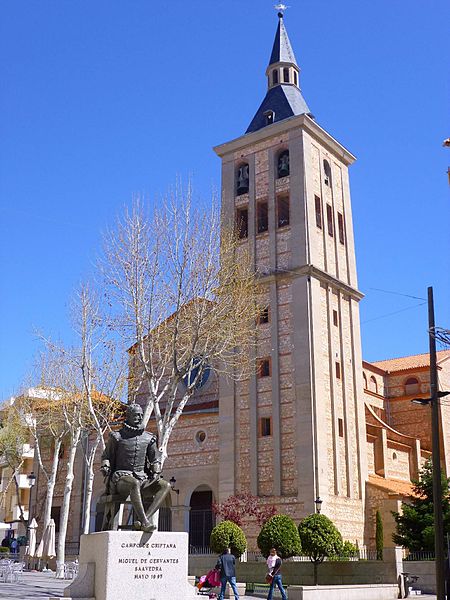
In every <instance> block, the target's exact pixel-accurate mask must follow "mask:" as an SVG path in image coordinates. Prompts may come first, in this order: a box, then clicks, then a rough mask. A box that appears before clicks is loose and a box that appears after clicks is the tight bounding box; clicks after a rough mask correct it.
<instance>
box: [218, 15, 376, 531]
mask: <svg viewBox="0 0 450 600" xmlns="http://www.w3.org/2000/svg"><path fill="white" fill-rule="evenodd" d="M266 77H267V88H268V89H267V93H266V95H265V98H264V99H263V101H262V103H261V105H260V107H259V108H258V110H257V112H256V114H255V116H254V117H253V119H252V120H251V122H250V125H249V126H248V129H247V131H246V133H245V134H244V135H242V136H241V137H238V138H236V139H234V140H232V141H230V142H227V143H225V144H222V145H220V146H217V147H216V148H215V151H216V153H217V154H218V155H219V156H220V157H221V159H222V213H223V218H224V222H225V223H226V224H227V225H233V226H234V227H235V228H236V231H237V233H238V236H239V238H240V244H242V245H246V246H248V247H249V250H250V252H251V255H252V259H253V261H254V268H255V271H256V272H257V273H258V277H259V280H260V289H261V302H262V304H263V305H264V306H265V309H264V311H262V313H261V317H260V319H259V322H258V324H257V325H256V328H257V332H256V333H257V339H258V343H257V349H256V351H255V352H256V360H257V371H256V373H255V375H254V376H253V377H252V378H251V379H250V380H249V381H247V382H243V383H234V384H233V383H225V382H222V383H221V389H220V402H219V404H220V406H219V435H220V442H219V482H220V483H219V486H220V488H219V501H223V500H224V499H225V498H226V497H228V496H230V495H232V494H235V493H238V492H246V491H248V492H250V493H252V494H254V495H258V496H261V497H263V498H266V499H267V502H268V503H271V504H275V505H276V506H277V509H278V511H279V512H282V513H286V514H290V515H291V516H292V517H293V518H294V519H295V520H296V521H297V522H298V521H299V520H300V519H301V518H302V517H304V516H305V515H306V514H309V513H312V512H314V511H315V500H316V499H317V498H319V497H320V499H321V500H322V501H323V505H322V507H323V508H322V512H324V513H325V514H326V515H327V516H329V517H330V518H332V519H333V520H334V521H335V523H336V525H337V526H338V527H339V529H340V530H341V532H342V534H343V536H344V538H345V539H350V540H352V541H355V540H358V541H359V542H362V541H363V522H364V515H363V512H364V509H363V507H364V492H365V490H364V486H365V481H366V479H367V465H366V453H365V443H366V442H365V420H364V403H363V383H362V366H361V365H362V359H361V339H360V326H359V306H358V304H359V301H360V300H361V298H362V294H361V293H360V292H359V291H358V285H357V276H356V262H355V249H354V240H353V226H352V211H351V202H350V188H349V176H348V168H349V166H350V165H351V164H352V163H353V162H354V160H355V157H354V156H353V155H352V154H351V153H350V152H349V151H348V150H347V149H346V148H344V147H343V146H342V145H341V144H340V143H339V142H338V141H337V140H335V139H334V138H333V137H332V136H331V135H330V134H329V133H328V132H327V131H325V130H324V129H323V128H322V127H320V126H319V125H318V123H317V122H316V121H315V119H314V117H313V115H312V114H311V111H310V109H309V107H308V105H307V103H306V101H305V99H304V97H303V95H302V91H301V88H300V67H299V65H298V63H297V60H296V58H295V55H294V52H293V49H292V46H291V43H290V41H289V37H288V34H287V31H286V28H285V25H284V18H283V14H282V13H279V14H278V26H277V31H276V34H275V41H274V44H273V49H272V53H271V55H270V60H269V65H268V67H267V70H266Z"/></svg>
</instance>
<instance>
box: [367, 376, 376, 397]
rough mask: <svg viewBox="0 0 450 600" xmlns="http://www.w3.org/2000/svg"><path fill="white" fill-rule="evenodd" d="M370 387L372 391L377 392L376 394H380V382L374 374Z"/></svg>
mask: <svg viewBox="0 0 450 600" xmlns="http://www.w3.org/2000/svg"><path fill="white" fill-rule="evenodd" d="M369 389H370V391H371V392H375V394H378V383H377V380H376V379H375V377H374V376H373V375H372V376H371V378H370V385H369Z"/></svg>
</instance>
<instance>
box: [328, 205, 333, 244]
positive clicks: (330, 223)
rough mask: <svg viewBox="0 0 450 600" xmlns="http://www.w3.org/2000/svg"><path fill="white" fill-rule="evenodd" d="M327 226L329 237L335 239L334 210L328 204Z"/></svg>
mask: <svg viewBox="0 0 450 600" xmlns="http://www.w3.org/2000/svg"><path fill="white" fill-rule="evenodd" d="M327 225H328V235H330V236H331V237H333V235H334V224H333V209H332V208H331V204H327Z"/></svg>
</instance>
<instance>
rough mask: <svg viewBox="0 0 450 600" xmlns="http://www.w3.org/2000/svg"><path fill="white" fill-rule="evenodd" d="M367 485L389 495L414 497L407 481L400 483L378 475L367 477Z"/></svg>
mask: <svg viewBox="0 0 450 600" xmlns="http://www.w3.org/2000/svg"><path fill="white" fill-rule="evenodd" d="M369 483H370V484H372V485H374V486H376V487H378V488H381V489H383V490H385V491H386V492H388V493H390V494H398V495H399V496H415V495H416V494H415V493H414V492H413V484H412V483H409V481H400V480H399V479H385V478H384V477H380V476H379V475H369Z"/></svg>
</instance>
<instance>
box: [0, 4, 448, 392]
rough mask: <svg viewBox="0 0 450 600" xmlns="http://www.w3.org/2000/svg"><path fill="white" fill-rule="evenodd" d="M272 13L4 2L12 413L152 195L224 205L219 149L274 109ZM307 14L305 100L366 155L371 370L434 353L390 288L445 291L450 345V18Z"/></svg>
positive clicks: (7, 347)
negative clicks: (379, 363) (74, 295)
mask: <svg viewBox="0 0 450 600" xmlns="http://www.w3.org/2000/svg"><path fill="white" fill-rule="evenodd" d="M272 3H273V2H271V1H270V0H267V1H262V0H247V1H246V2H243V1H239V2H238V1H237V0H221V1H219V0H214V2H197V1H189V0H173V1H172V2H160V3H157V2H150V1H149V0H145V1H144V0H133V2H124V1H122V2H119V1H117V0H108V1H106V0H77V1H69V0H53V1H50V0H39V1H37V0H26V1H24V0H9V1H8V0H3V2H2V3H1V4H0V60H1V94H0V203H1V204H0V221H1V233H0V264H1V279H0V281H1V296H0V320H1V321H0V322H1V341H0V344H1V345H0V398H4V397H6V396H8V395H9V394H11V393H13V392H14V391H15V389H16V388H17V386H18V385H19V384H20V382H21V379H22V378H23V376H24V375H25V373H26V372H27V370H28V369H29V367H30V365H31V362H32V357H33V354H34V352H35V350H36V347H37V343H36V341H35V339H34V336H33V329H34V328H35V327H39V328H42V329H44V330H45V331H48V332H51V333H52V334H54V335H56V336H64V335H65V328H66V322H67V321H66V307H67V299H68V297H69V295H70V293H71V291H72V290H73V288H74V287H76V285H77V284H78V283H79V281H80V280H82V279H84V278H86V277H87V276H88V275H89V274H90V272H91V271H92V263H93V261H94V260H95V257H96V255H97V252H98V249H99V245H100V240H101V232H102V230H104V229H105V227H106V226H107V225H108V224H111V223H112V222H113V221H114V217H115V215H116V214H117V213H118V212H119V211H120V210H121V208H122V207H123V206H124V204H126V203H128V202H129V201H130V199H131V197H132V195H133V194H135V193H143V194H147V195H149V196H151V197H154V196H155V195H156V194H160V193H163V192H164V191H165V190H166V189H167V188H168V186H170V185H171V184H172V183H173V182H174V180H175V178H176V176H177V175H181V176H183V177H187V176H188V174H189V173H192V174H193V178H194V182H195V186H196V189H197V191H198V192H199V193H200V194H201V195H202V196H204V197H206V196H208V194H209V193H210V190H211V187H212V186H215V187H217V188H218V187H219V186H220V161H219V159H218V158H217V157H216V156H215V154H214V153H213V152H212V150H211V148H212V146H213V145H215V144H218V143H222V142H225V141H228V140H230V139H233V138H235V137H238V136H240V135H241V134H243V133H244V131H245V129H246V127H247V125H248V124H249V122H250V120H251V118H252V116H253V114H254V112H255V111H256V109H257V108H258V106H259V103H260V102H261V100H262V98H263V96H264V94H265V89H266V80H265V76H264V71H265V68H266V66H267V62H268V59H269V56H270V50H271V46H272V42H273V38H274V34H275V29H276V25H277V17H276V11H275V10H274V9H273V8H272ZM288 3H289V4H290V5H291V7H290V9H289V10H288V11H287V13H286V18H285V23H286V27H287V29H288V32H289V36H290V39H291V42H292V45H293V47H294V51H295V53H296V56H297V60H298V62H299V64H300V66H301V68H302V73H301V85H302V90H303V93H304V96H305V98H306V100H307V102H308V104H309V106H310V108H311V110H312V112H313V113H314V115H315V116H316V119H317V121H318V123H319V124H320V125H321V126H322V127H324V128H325V129H327V130H328V131H329V132H330V133H331V134H332V135H333V136H334V137H336V138H337V139H338V140H339V141H340V142H341V143H342V144H343V145H344V146H346V147H347V148H349V150H351V151H352V152H353V153H354V154H355V155H356V156H357V157H358V161H357V162H356V163H355V165H353V166H352V167H351V173H350V181H351V190H352V202H353V211H354V226H355V235H356V251H357V265H358V273H359V287H360V289H361V290H362V292H364V293H365V294H366V297H365V299H364V300H363V301H362V303H361V320H362V323H363V326H362V328H363V354H364V357H365V358H366V359H367V360H376V359H381V358H388V357H392V356H401V355H406V354H412V353H419V352H426V351H427V333H426V330H427V323H426V319H427V312H426V306H420V307H418V306H417V305H418V304H420V301H417V300H414V299H412V298H406V297H402V296H397V295H391V294H386V293H383V292H378V291H375V290H374V289H373V288H379V289H383V290H389V291H394V292H399V293H403V294H410V295H413V296H419V297H424V298H425V297H426V288H427V286H428V285H433V286H434V290H435V299H436V321H437V324H439V325H441V326H444V327H448V328H450V314H449V303H448V298H449V292H450V285H449V255H450V254H449V242H448V238H449V225H450V219H449V217H450V211H449V186H448V184H447V176H446V170H447V165H448V164H449V163H450V150H449V149H446V148H443V147H442V141H443V139H444V138H446V137H449V136H450V119H449V117H450V111H449V108H450V105H449V82H448V75H449V63H450V61H449V37H448V26H449V23H450V3H449V2H448V1H447V0H428V1H427V2H423V0H420V1H419V0H410V1H409V2H404V1H403V2H402V1H397V2H393V1H392V0H378V2H361V0H343V1H342V2H336V1H335V0H301V1H299V0H290V1H289V2H288ZM410 307H415V308H410ZM404 308H410V309H409V310H406V311H405V312H399V313H397V314H395V315H391V316H388V317H386V316H384V315H386V314H388V313H394V312H396V311H400V310H402V309H404ZM380 317H383V318H380Z"/></svg>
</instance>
